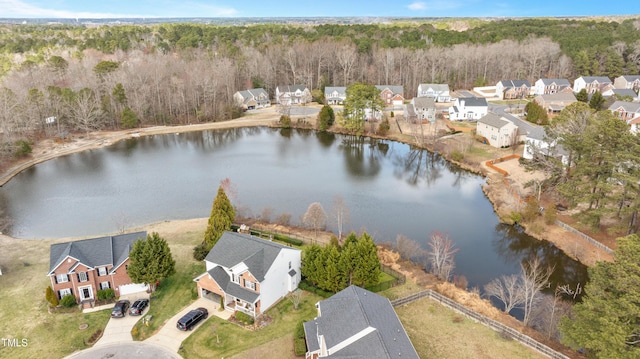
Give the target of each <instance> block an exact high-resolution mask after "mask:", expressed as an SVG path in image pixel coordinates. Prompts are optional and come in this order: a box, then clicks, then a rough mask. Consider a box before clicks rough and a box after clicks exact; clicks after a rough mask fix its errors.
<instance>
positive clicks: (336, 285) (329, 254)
mask: <svg viewBox="0 0 640 359" xmlns="http://www.w3.org/2000/svg"><path fill="white" fill-rule="evenodd" d="M324 251H325V252H326V258H325V266H324V280H323V283H322V284H323V287H324V289H326V290H328V291H331V292H338V291H341V290H342V289H344V288H346V285H345V281H344V275H343V273H341V271H340V269H339V262H340V252H339V251H338V248H337V247H336V246H326V247H325V249H324Z"/></svg>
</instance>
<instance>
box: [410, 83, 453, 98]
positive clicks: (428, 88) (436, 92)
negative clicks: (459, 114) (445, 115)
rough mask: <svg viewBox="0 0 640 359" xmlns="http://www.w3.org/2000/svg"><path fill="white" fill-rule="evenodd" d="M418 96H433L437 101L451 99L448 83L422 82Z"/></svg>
mask: <svg viewBox="0 0 640 359" xmlns="http://www.w3.org/2000/svg"><path fill="white" fill-rule="evenodd" d="M416 97H432V98H433V99H434V100H435V101H436V102H449V101H451V91H450V90H449V85H448V84H420V85H418V93H417V96H416Z"/></svg>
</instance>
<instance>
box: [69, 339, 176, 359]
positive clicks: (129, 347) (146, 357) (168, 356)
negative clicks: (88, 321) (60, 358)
mask: <svg viewBox="0 0 640 359" xmlns="http://www.w3.org/2000/svg"><path fill="white" fill-rule="evenodd" d="M96 358H101V359H104V358H113V359H119V358H121V359H128V358H136V359H181V358H182V357H181V356H180V355H178V353H172V352H170V351H169V350H167V349H166V348H163V347H159V346H157V345H151V344H146V343H142V342H131V343H122V344H110V345H103V346H99V347H95V346H94V347H92V348H89V349H85V350H83V351H81V352H77V353H74V354H71V355H70V356H68V357H67V358H66V359H96Z"/></svg>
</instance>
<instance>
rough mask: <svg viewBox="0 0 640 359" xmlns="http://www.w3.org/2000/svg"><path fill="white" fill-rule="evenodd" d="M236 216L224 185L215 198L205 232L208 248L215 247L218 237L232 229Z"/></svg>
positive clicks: (205, 241) (219, 188)
mask: <svg viewBox="0 0 640 359" xmlns="http://www.w3.org/2000/svg"><path fill="white" fill-rule="evenodd" d="M235 218H236V211H235V210H234V209H233V206H232V205H231V201H229V198H228V197H227V194H226V193H225V192H224V189H223V188H222V186H220V187H218V194H217V195H216V198H215V199H214V200H213V205H212V207H211V215H210V216H209V222H208V223H207V230H206V231H205V233H204V243H206V244H207V249H211V248H213V246H214V245H215V244H216V242H218V239H220V237H222V233H224V231H228V230H229V229H231V225H232V224H233V221H234V220H235Z"/></svg>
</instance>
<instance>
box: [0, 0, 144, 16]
mask: <svg viewBox="0 0 640 359" xmlns="http://www.w3.org/2000/svg"><path fill="white" fill-rule="evenodd" d="M0 8H1V9H2V17H8V18H9V17H18V18H21V17H24V18H112V17H142V16H143V15H131V14H115V13H103V12H91V11H68V10H55V9H47V8H42V7H38V6H34V5H31V4H27V3H25V2H24V1H21V0H0Z"/></svg>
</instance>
